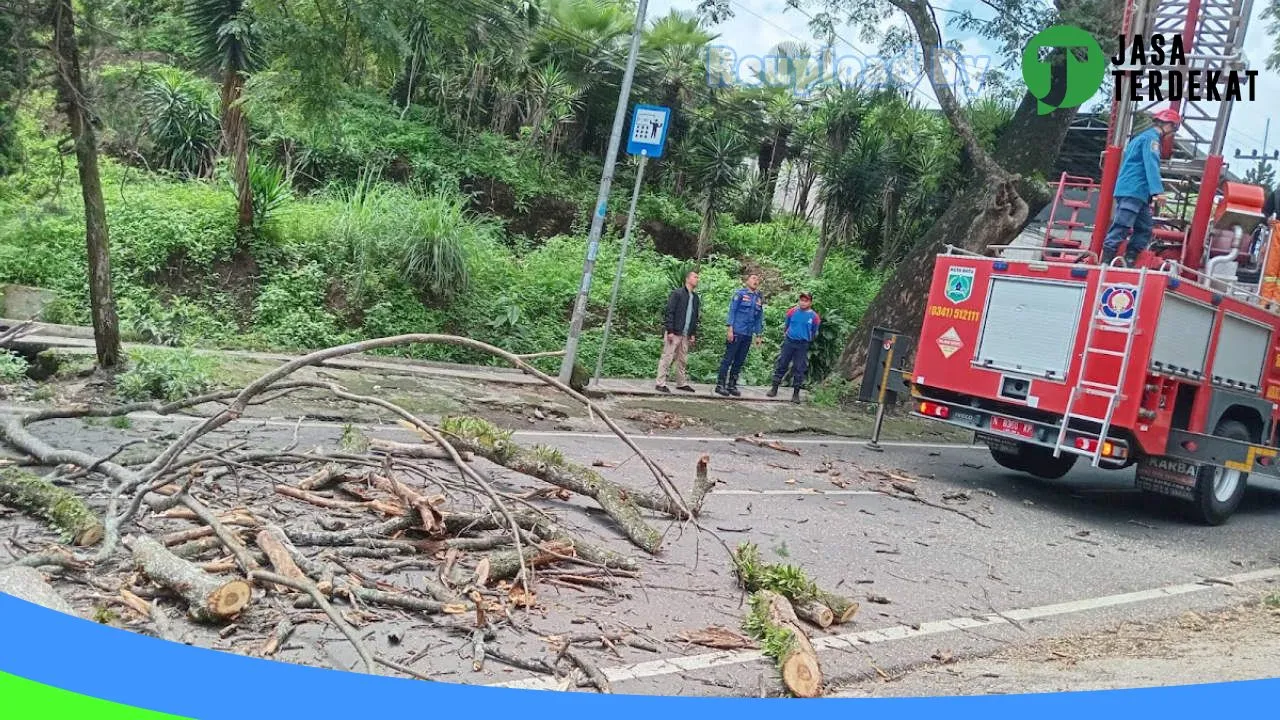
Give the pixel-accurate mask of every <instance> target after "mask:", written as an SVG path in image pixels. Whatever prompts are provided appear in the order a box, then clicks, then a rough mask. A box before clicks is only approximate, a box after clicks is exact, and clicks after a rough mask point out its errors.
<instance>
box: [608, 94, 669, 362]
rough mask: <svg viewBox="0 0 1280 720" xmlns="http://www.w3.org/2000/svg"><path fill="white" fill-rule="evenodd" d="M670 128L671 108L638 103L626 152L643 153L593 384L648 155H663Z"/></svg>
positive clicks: (610, 297)
mask: <svg viewBox="0 0 1280 720" xmlns="http://www.w3.org/2000/svg"><path fill="white" fill-rule="evenodd" d="M670 127H671V108H669V107H662V106H660V105H636V109H635V112H633V113H631V134H630V135H629V136H628V137H627V154H628V155H639V156H640V167H639V168H637V169H636V186H635V188H634V189H633V190H632V191H631V207H630V208H629V209H628V210H627V229H626V230H625V231H624V232H623V234H622V248H621V249H620V250H619V251H618V271H617V272H616V273H615V274H614V276H613V293H612V294H611V295H610V296H609V312H608V314H606V315H605V318H604V336H603V337H602V338H600V352H599V353H597V354H596V374H595V375H594V376H593V377H592V380H591V382H592V383H599V382H600V373H601V371H602V370H603V369H604V349H605V346H606V345H607V344H608V343H609V329H610V328H611V327H613V308H614V306H615V305H617V303H618V289H619V288H621V287H622V268H623V266H624V265H625V264H626V262H627V246H628V245H629V244H630V242H631V228H632V227H633V226H634V225H635V221H636V205H637V204H638V203H639V202H640V186H641V185H642V184H643V183H644V168H645V165H646V163H648V162H649V158H660V157H662V151H663V148H664V147H665V145H666V142H667V130H668V129H669V128H670Z"/></svg>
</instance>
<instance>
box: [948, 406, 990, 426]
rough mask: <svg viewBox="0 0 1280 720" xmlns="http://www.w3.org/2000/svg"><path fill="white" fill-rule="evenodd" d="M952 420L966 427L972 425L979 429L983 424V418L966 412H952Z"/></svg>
mask: <svg viewBox="0 0 1280 720" xmlns="http://www.w3.org/2000/svg"><path fill="white" fill-rule="evenodd" d="M951 419H952V420H954V421H955V422H958V423H961V424H964V425H972V426H974V427H978V426H979V425H981V424H982V417H981V416H979V415H978V414H977V413H971V412H966V411H964V410H952V411H951Z"/></svg>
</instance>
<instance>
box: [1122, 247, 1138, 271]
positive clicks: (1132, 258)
mask: <svg viewBox="0 0 1280 720" xmlns="http://www.w3.org/2000/svg"><path fill="white" fill-rule="evenodd" d="M1140 252H1142V251H1141V250H1132V249H1130V250H1126V251H1125V253H1124V264H1125V266H1126V267H1133V266H1134V265H1137V264H1138V253H1140Z"/></svg>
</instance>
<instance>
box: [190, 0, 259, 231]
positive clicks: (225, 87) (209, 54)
mask: <svg viewBox="0 0 1280 720" xmlns="http://www.w3.org/2000/svg"><path fill="white" fill-rule="evenodd" d="M248 5H249V3H248V1H247V0H187V1H186V7H185V15H186V20H187V26H188V27H189V28H190V32H191V40H192V43H193V44H194V45H195V48H196V52H195V60H196V62H197V63H199V64H200V65H201V66H202V67H204V68H205V69H206V70H210V71H217V72H220V73H221V74H222V151H223V153H225V154H229V155H230V156H231V160H232V164H233V177H234V180H235V186H236V193H237V198H238V201H239V202H238V210H237V226H238V228H239V230H240V231H241V232H242V233H244V232H248V231H249V230H251V229H252V227H253V190H252V187H251V186H250V184H249V126H248V123H247V122H246V121H245V116H244V113H243V112H242V110H241V107H240V102H241V96H242V94H243V92H244V83H245V79H246V77H247V75H248V74H249V73H250V72H252V71H253V70H254V69H256V68H257V61H258V58H257V48H256V45H257V38H256V32H255V28H254V24H253V16H252V13H251V11H250V10H249V7H248Z"/></svg>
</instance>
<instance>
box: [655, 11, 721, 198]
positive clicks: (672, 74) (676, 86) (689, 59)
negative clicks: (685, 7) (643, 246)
mask: <svg viewBox="0 0 1280 720" xmlns="http://www.w3.org/2000/svg"><path fill="white" fill-rule="evenodd" d="M717 37H719V36H718V35H715V34H712V33H710V32H708V31H707V30H706V29H705V28H704V27H703V24H702V21H701V20H700V19H699V18H698V17H697V15H696V14H694V13H691V12H683V11H680V10H672V11H670V12H669V13H668V14H666V15H664V16H663V17H661V18H658V19H657V20H655V21H654V23H653V24H652V25H651V26H650V27H649V29H648V30H646V31H645V34H644V38H643V40H642V45H641V56H642V57H644V58H648V59H649V60H650V62H651V63H652V73H653V81H654V85H655V88H654V91H655V94H656V96H657V97H658V98H660V102H661V104H662V105H664V106H666V107H669V108H671V126H670V127H669V128H668V129H667V142H668V143H669V144H671V145H672V146H675V145H677V144H679V143H680V142H681V141H682V140H683V139H684V136H685V133H687V132H688V129H689V120H688V113H687V112H685V109H686V108H689V107H692V106H693V105H694V104H695V103H697V102H698V100H699V98H700V97H701V96H702V95H704V94H705V89H706V83H707V80H706V74H707V72H708V70H707V65H706V64H707V52H708V47H707V46H708V44H709V43H711V42H712V41H713V40H715V39H716V38H717ZM664 159H665V158H658V159H655V160H652V161H651V162H650V165H649V170H648V181H649V182H650V183H652V184H654V185H658V184H660V183H661V182H662V179H663V173H662V170H663V160H664Z"/></svg>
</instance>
